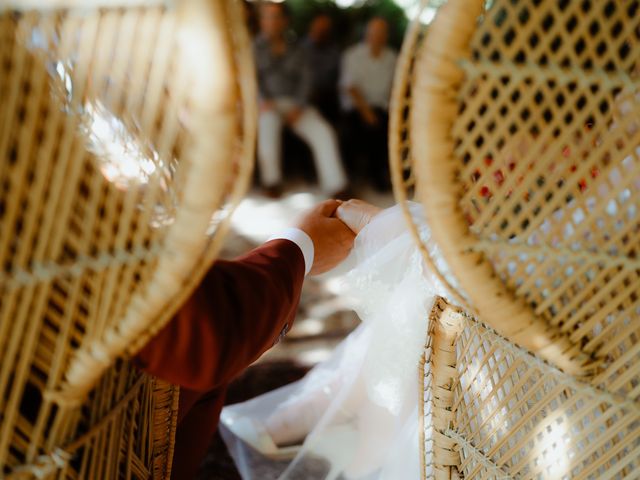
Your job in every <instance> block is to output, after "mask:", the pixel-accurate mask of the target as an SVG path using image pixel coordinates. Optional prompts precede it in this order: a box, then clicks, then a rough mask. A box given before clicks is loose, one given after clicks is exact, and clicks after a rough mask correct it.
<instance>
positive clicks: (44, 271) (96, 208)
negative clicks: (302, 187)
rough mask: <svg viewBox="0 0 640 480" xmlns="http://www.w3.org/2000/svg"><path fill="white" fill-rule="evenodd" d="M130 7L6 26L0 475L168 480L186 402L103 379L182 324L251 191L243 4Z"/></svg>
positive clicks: (158, 387) (0, 176)
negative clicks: (184, 309)
mask: <svg viewBox="0 0 640 480" xmlns="http://www.w3.org/2000/svg"><path fill="white" fill-rule="evenodd" d="M32 3H33V2H32ZM128 3H129V4H131V6H130V7H128V8H104V9H99V8H97V7H96V6H95V5H94V4H92V5H91V6H90V7H87V8H80V9H73V8H70V9H56V8H51V4H47V8H46V9H45V10H43V11H36V10H33V11H15V10H14V11H5V12H3V13H0V37H1V41H0V99H2V100H1V107H2V108H1V109H0V161H1V162H2V168H1V169H0V259H1V260H2V267H0V279H1V282H0V289H1V297H0V298H1V301H0V352H1V353H0V476H2V475H3V474H4V475H7V474H8V475H10V476H11V478H13V476H16V477H20V478H22V477H25V478H31V477H32V476H33V475H38V474H41V473H42V470H41V469H42V468H46V469H48V470H46V471H48V472H50V475H54V476H58V477H60V478H76V477H78V476H79V477H80V478H115V477H119V476H124V477H128V475H129V473H131V474H132V475H133V478H148V477H149V472H151V471H155V474H154V478H162V477H163V476H164V475H166V474H167V473H168V471H169V467H168V465H170V457H171V448H172V447H171V445H172V442H173V438H172V437H173V435H172V428H173V427H172V425H173V422H174V421H175V410H176V405H177V404H176V401H177V389H175V388H174V387H171V386H169V385H166V384H162V383H160V382H158V381H157V380H154V379H150V378H146V377H140V374H139V373H136V372H135V371H134V370H132V369H131V368H130V367H128V366H125V365H124V364H121V365H120V366H119V367H113V368H112V369H110V370H108V371H109V373H108V374H107V376H106V377H103V378H102V379H100V377H101V375H102V374H103V373H104V372H105V371H107V369H109V367H110V366H111V365H113V362H114V360H115V359H116V358H117V357H118V356H119V355H122V354H124V353H130V352H133V351H135V349H136V348H139V347H140V346H141V345H142V344H144V342H145V341H146V339H148V338H149V336H150V335H151V334H152V333H153V332H155V331H157V330H158V329H159V328H160V327H161V326H162V325H163V323H164V322H166V321H167V320H168V319H169V318H171V315H172V312H173V311H175V308H177V306H178V305H179V304H180V302H181V300H182V298H184V296H185V295H187V294H188V293H189V291H190V289H191V288H192V287H193V286H194V285H195V284H196V283H197V282H198V279H199V278H200V277H201V275H202V274H203V273H204V271H205V270H206V268H207V266H208V265H210V263H211V261H212V260H213V258H214V256H215V253H216V251H217V249H218V247H219V244H220V241H221V238H222V234H223V233H224V231H225V229H226V226H227V223H228V222H227V219H228V217H229V214H230V213H231V211H232V210H233V207H234V206H235V204H237V202H238V200H239V198H240V197H241V195H242V194H243V192H244V191H245V189H246V187H247V183H248V180H249V178H250V172H251V166H252V161H253V153H252V152H253V140H254V138H255V115H254V113H255V85H254V80H253V79H254V76H253V65H252V62H251V59H250V54H249V52H250V49H249V48H248V47H249V45H248V37H247V35H246V31H245V28H244V23H243V17H242V11H241V5H239V3H238V2H207V1H204V0H203V1H200V0H194V1H191V2H183V3H181V4H180V7H179V8H178V7H175V6H173V5H171V3H168V2H163V3H162V5H160V6H145V5H144V3H145V2H140V1H138V2H128ZM135 3H137V4H138V5H137V6H135V5H133V4H135ZM153 3H156V4H157V3H158V2H153ZM20 7H21V4H18V5H17V8H20ZM194 47H195V48H194ZM193 51H197V52H199V54H198V57H197V58H194V55H193ZM243 52H244V53H243ZM200 55H202V57H203V58H200ZM114 368H115V370H114ZM134 377H135V379H134ZM94 387H95V388H94ZM92 388H94V390H92ZM96 422H97V423H96ZM83 432H84V433H83ZM126 432H129V433H126ZM125 433H126V434H125ZM122 439H124V440H122ZM121 440H122V441H126V443H120V442H121ZM51 469H53V470H51ZM86 472H94V473H95V474H94V473H92V474H88V473H86ZM127 472H129V473H127ZM87 475H88V476H87Z"/></svg>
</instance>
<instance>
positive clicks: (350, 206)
mask: <svg viewBox="0 0 640 480" xmlns="http://www.w3.org/2000/svg"><path fill="white" fill-rule="evenodd" d="M381 210H382V209H381V208H379V207H376V206H375V205H371V204H370V203H367V202H363V201H362V200H356V199H353V200H349V201H348V202H343V203H342V205H340V206H339V207H338V209H337V210H336V214H335V215H336V217H338V218H339V219H340V220H342V222H343V223H344V224H345V225H347V227H349V228H350V229H351V231H352V232H353V233H355V234H358V233H360V230H362V229H363V228H364V227H366V226H367V224H368V223H369V222H370V221H371V220H372V219H373V217H375V216H376V215H377V214H378V213H380V211H381Z"/></svg>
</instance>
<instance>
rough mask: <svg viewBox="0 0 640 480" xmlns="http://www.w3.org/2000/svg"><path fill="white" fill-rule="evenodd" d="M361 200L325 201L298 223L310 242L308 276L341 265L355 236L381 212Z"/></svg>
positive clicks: (351, 246)
mask: <svg viewBox="0 0 640 480" xmlns="http://www.w3.org/2000/svg"><path fill="white" fill-rule="evenodd" d="M380 210H381V209H380V208H378V207H376V206H374V205H371V204H369V203H367V202H364V201H362V200H349V201H347V202H341V201H340V200H326V201H324V202H322V203H320V204H319V205H317V206H316V207H314V208H313V209H311V210H310V211H309V212H307V213H306V214H305V215H304V216H303V217H302V218H301V219H300V221H299V222H298V225H297V227H298V228H299V229H300V230H302V231H304V232H305V233H306V234H307V235H309V237H311V240H312V241H313V247H314V250H315V253H314V260H313V266H312V267H311V271H310V273H311V275H317V274H320V273H324V272H327V271H329V270H331V269H332V268H334V267H335V266H337V265H338V264H339V263H340V262H342V261H343V260H344V259H345V258H346V257H347V255H349V252H350V251H351V249H352V248H353V241H354V239H355V236H356V235H357V234H358V233H359V232H360V230H362V229H363V228H364V227H365V226H366V225H367V224H368V223H369V222H370V221H371V220H372V219H373V217H374V216H376V215H377V214H378V213H379V212H380Z"/></svg>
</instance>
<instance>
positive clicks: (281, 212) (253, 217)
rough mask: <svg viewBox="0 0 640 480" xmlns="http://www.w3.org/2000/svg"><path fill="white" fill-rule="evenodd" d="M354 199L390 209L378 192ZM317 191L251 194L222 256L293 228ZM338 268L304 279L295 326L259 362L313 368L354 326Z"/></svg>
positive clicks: (389, 200)
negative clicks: (275, 195)
mask: <svg viewBox="0 0 640 480" xmlns="http://www.w3.org/2000/svg"><path fill="white" fill-rule="evenodd" d="M355 195H356V196H358V197H359V198H362V199H364V200H366V201H368V202H370V203H373V204H376V205H378V206H380V207H389V206H391V205H393V202H394V201H393V195H392V194H391V193H389V194H379V193H377V192H375V191H373V190H371V189H369V188H367V187H362V188H358V189H356V193H355ZM325 199H326V197H324V196H322V194H320V193H319V192H318V191H317V190H316V189H310V187H309V186H308V185H304V184H300V185H297V186H293V187H290V188H289V189H288V191H287V192H286V193H285V194H284V195H283V197H282V198H281V199H279V200H271V199H268V198H266V197H263V196H262V195H260V194H259V193H258V192H252V193H250V194H249V195H248V196H247V198H246V199H245V200H244V201H243V202H242V204H241V205H240V206H239V208H238V209H237V211H236V213H235V214H234V216H233V220H232V232H231V233H230V235H229V238H228V240H227V242H226V246H225V250H224V252H223V256H225V257H227V258H232V257H234V256H236V255H239V254H242V253H244V252H246V251H248V250H249V249H251V248H253V247H254V246H256V245H259V244H261V243H263V242H264V241H265V240H267V239H268V238H269V237H270V236H272V235H273V234H275V233H277V232H279V231H281V230H283V229H285V228H287V227H289V226H293V225H295V220H296V218H297V217H299V216H300V215H301V214H302V213H303V212H304V211H305V210H307V209H309V208H311V207H313V206H314V205H315V204H317V203H319V202H321V201H322V200H325ZM344 273H345V272H344V271H340V269H337V270H336V271H333V272H329V273H327V274H325V275H322V276H318V277H307V279H306V280H305V284H304V287H303V290H302V297H301V301H300V307H299V309H298V316H297V319H296V323H295V325H294V328H293V329H292V331H291V332H289V334H288V335H287V338H286V340H285V341H284V342H283V343H282V344H280V345H278V346H276V347H275V348H273V349H272V350H271V351H269V352H268V353H267V354H266V355H264V356H263V357H262V358H261V359H260V361H267V360H293V361H295V362H296V363H299V364H302V365H314V364H316V363H318V362H321V361H323V360H325V359H326V358H327V357H328V356H329V355H330V354H331V352H332V350H333V348H335V346H336V345H337V344H338V343H339V342H340V341H341V340H342V339H343V338H344V337H345V336H346V335H347V334H348V333H349V332H350V331H351V330H353V328H355V326H357V324H358V322H359V320H358V319H357V317H356V315H355V314H354V313H353V311H352V310H351V309H350V307H349V300H348V298H346V297H344V296H343V295H341V277H342V276H343V275H344Z"/></svg>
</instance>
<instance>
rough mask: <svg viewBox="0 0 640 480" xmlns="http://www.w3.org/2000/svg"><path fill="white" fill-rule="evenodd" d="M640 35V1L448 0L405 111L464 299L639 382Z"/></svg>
mask: <svg viewBox="0 0 640 480" xmlns="http://www.w3.org/2000/svg"><path fill="white" fill-rule="evenodd" d="M485 7H486V9H485ZM639 37H640V12H639V8H638V2H635V1H630V2H615V1H603V2H593V1H576V2H569V1H559V2H555V1H528V0H527V1H525V0H521V1H510V0H509V1H506V0H505V1H501V0H496V1H493V2H487V4H486V6H485V5H484V2H478V1H474V0H450V1H449V2H447V4H446V5H444V6H443V7H442V8H441V9H440V11H439V12H438V15H437V16H436V19H435V21H434V22H433V24H432V25H431V26H430V27H429V32H428V36H427V39H426V41H425V42H424V48H422V49H421V51H420V52H418V53H417V54H416V56H417V59H416V60H415V64H416V67H415V71H416V73H415V78H414V79H413V80H412V82H413V88H412V94H411V106H410V116H411V121H410V122H409V130H410V135H409V140H410V143H411V154H410V155H409V163H410V170H411V172H412V174H411V176H409V178H410V179H411V178H413V177H415V184H416V192H417V196H418V197H419V198H420V199H421V201H422V202H423V203H424V204H425V211H426V213H427V217H428V220H429V223H430V225H431V227H432V230H433V237H434V239H435V240H436V243H437V244H438V246H439V247H440V248H441V250H442V252H443V254H444V256H445V259H446V261H447V265H448V267H449V268H450V269H451V270H452V271H453V273H454V274H455V278H456V284H457V287H458V292H459V293H460V294H461V295H462V296H463V297H464V300H465V301H466V303H467V305H468V306H469V308H470V309H471V310H472V311H474V312H475V313H477V314H478V315H480V316H481V318H483V319H484V320H485V321H487V322H489V323H491V325H493V326H494V327H495V328H497V329H498V330H499V331H500V332H502V333H503V334H505V335H507V336H508V337H509V338H511V339H512V340H514V341H517V342H518V343H520V344H521V345H524V346H526V347H527V348H529V349H531V350H532V351H536V352H538V353H539V354H541V355H543V356H544V357H545V358H547V359H549V360H550V361H552V362H554V363H556V364H557V365H560V366H561V367H562V368H564V369H565V370H567V371H573V372H575V373H580V372H582V373H583V374H584V373H588V372H591V373H592V372H593V371H594V369H596V368H599V373H598V375H599V377H598V378H599V381H600V382H602V383H603V384H607V385H609V386H610V387H611V388H614V389H619V390H620V391H625V392H627V393H628V394H629V395H631V396H637V395H638V394H639V393H640V391H638V388H639V387H638V381H637V378H636V377H635V374H634V373H632V372H627V370H628V367H629V365H630V364H633V362H632V359H634V358H635V359H636V362H635V363H637V354H638V352H637V342H636V336H637V332H636V330H637V329H638V324H637V321H636V320H637V318H638V308H639V304H638V288H639V287H638V285H639V282H638V279H637V274H636V272H637V267H638V265H636V264H637V260H636V245H637V244H638V222H637V218H638V217H637V215H638V212H637V208H638V205H637V199H638V198H640V197H639V195H638V188H639V186H638V178H639V177H640V173H639V172H640V162H639V161H638V151H637V146H638V145H639V144H640V128H639V125H638V124H639V120H638V119H639V111H640V110H639V109H640V106H639V105H640V103H639V101H638V78H639V77H638V73H639V68H640V67H639V66H638V58H637V55H633V53H632V52H633V51H634V48H635V49H637V46H638V43H639V41H640V40H639ZM404 67H405V68H406V65H405V66H404ZM396 100H397V97H396ZM397 107H398V102H396V106H395V108H396V109H397ZM393 115H398V113H397V112H396V111H394V112H393ZM393 167H394V170H396V171H400V169H401V167H402V166H401V165H398V162H394V165H393ZM404 167H405V168H406V165H404ZM395 186H396V192H403V191H407V190H408V189H409V188H411V187H412V185H411V184H408V185H405V184H403V183H402V182H399V181H396V182H395ZM585 354H586V355H590V356H591V357H592V358H594V359H596V361H595V362H592V363H590V361H589V360H588V359H587V358H586V356H585ZM587 364H588V365H587ZM585 367H586V370H585ZM625 372H626V373H625ZM634 378H636V379H635V380H634Z"/></svg>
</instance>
